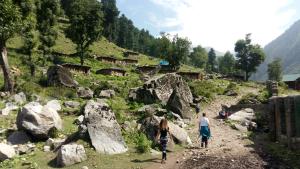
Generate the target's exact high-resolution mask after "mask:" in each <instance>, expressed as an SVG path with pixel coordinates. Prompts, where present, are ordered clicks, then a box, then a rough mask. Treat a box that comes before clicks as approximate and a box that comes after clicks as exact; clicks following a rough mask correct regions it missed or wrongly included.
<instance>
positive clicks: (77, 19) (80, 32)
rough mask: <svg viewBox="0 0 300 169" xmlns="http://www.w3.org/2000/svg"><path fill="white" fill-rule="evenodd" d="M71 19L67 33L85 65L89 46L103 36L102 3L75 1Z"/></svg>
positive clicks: (70, 15) (95, 0)
mask: <svg viewBox="0 0 300 169" xmlns="http://www.w3.org/2000/svg"><path fill="white" fill-rule="evenodd" d="M69 18H70V26H69V27H68V28H67V29H66V30H65V33H66V36H67V37H68V38H69V39H71V40H72V41H73V42H74V43H75V44H76V45H77V48H76V50H77V53H79V56H80V63H81V65H83V64H84V57H85V56H86V55H87V52H88V49H89V46H90V45H91V44H93V43H94V42H95V41H97V40H99V39H100V38H101V35H102V19H103V14H102V12H101V3H100V2H98V1H97V0H75V1H74V2H73V3H72V4H71V10H70V13H69Z"/></svg>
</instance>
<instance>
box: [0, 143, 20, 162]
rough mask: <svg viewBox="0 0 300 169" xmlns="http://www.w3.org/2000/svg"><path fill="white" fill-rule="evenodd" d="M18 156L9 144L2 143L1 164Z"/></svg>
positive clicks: (0, 146) (0, 150) (0, 149)
mask: <svg viewBox="0 0 300 169" xmlns="http://www.w3.org/2000/svg"><path fill="white" fill-rule="evenodd" d="M15 155H16V152H15V149H14V148H13V147H12V146H10V145H7V144H4V143H0V162H1V161H4V160H6V159H10V158H13V157H14V156H15Z"/></svg>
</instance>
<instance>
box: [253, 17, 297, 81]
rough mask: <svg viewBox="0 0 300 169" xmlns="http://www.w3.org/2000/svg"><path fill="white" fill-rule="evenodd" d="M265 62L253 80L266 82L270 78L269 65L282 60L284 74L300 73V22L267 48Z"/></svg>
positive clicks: (265, 49)
mask: <svg viewBox="0 0 300 169" xmlns="http://www.w3.org/2000/svg"><path fill="white" fill-rule="evenodd" d="M264 51H265V53H266V56H267V57H266V60H265V62H264V63H263V64H262V65H260V66H259V68H258V70H257V73H256V74H254V75H253V76H252V77H251V79H253V80H257V81H264V80H266V79H267V78H268V74H267V69H268V63H270V62H272V61H273V60H274V59H275V58H281V60H282V67H283V74H292V73H300V20H299V21H297V22H295V23H294V24H293V25H292V26H291V27H290V28H289V29H288V30H286V31H285V32H284V33H283V34H282V35H280V36H279V37H278V38H276V39H275V40H273V41H272V42H271V43H269V44H268V45H266V46H265V48H264Z"/></svg>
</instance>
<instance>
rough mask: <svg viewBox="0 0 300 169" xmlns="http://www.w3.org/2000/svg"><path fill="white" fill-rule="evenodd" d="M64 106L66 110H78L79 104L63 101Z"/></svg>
mask: <svg viewBox="0 0 300 169" xmlns="http://www.w3.org/2000/svg"><path fill="white" fill-rule="evenodd" d="M64 106H66V107H67V108H73V109H76V108H79V106H80V103H79V102H76V101H65V102H64Z"/></svg>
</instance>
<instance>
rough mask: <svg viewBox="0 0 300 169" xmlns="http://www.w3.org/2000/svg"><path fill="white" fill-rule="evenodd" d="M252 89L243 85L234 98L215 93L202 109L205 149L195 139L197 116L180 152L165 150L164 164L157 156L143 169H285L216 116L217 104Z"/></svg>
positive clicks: (235, 98) (252, 91)
mask: <svg viewBox="0 0 300 169" xmlns="http://www.w3.org/2000/svg"><path fill="white" fill-rule="evenodd" d="M257 92H258V89H256V88H249V87H248V88H245V89H243V91H241V94H240V95H239V96H237V97H229V96H217V98H216V99H215V101H213V102H212V103H211V104H210V105H208V106H207V107H206V108H205V109H204V110H203V111H202V112H205V113H206V114H207V116H208V118H209V120H210V125H211V132H212V138H211V139H210V141H209V147H208V148H201V147H200V143H199V140H198V119H199V118H200V116H198V118H197V119H195V120H194V121H193V124H194V125H193V126H194V127H193V128H191V129H190V130H188V132H189V134H190V137H191V139H192V141H193V145H192V146H191V147H188V148H187V149H185V150H184V151H182V152H177V153H169V154H168V160H167V162H166V164H160V163H158V162H159V159H157V161H156V163H154V164H153V165H151V166H150V167H149V168H147V169H202V168H203V169H209V168H212V169H213V168H217V169H223V168H224V169H263V168H266V169H271V168H272V169H277V168H278V169H285V168H290V167H288V166H286V165H285V164H283V163H281V162H280V161H279V160H277V159H275V158H273V157H271V156H270V155H268V154H266V153H264V152H263V150H262V148H261V147H260V145H261V144H260V143H258V142H256V141H255V140H250V139H249V138H248V136H247V134H246V133H242V132H241V131H238V130H234V129H232V128H231V127H230V126H228V125H227V124H225V123H224V121H223V120H220V119H218V112H219V111H220V110H221V104H223V105H227V106H230V105H233V104H236V103H237V102H238V100H239V99H240V98H241V97H242V96H243V95H245V94H247V93H257Z"/></svg>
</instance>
